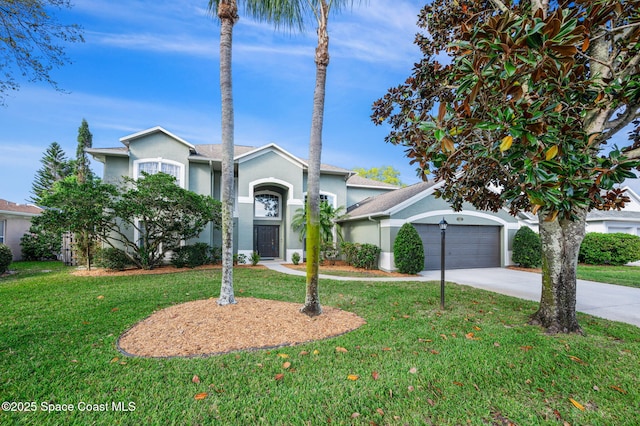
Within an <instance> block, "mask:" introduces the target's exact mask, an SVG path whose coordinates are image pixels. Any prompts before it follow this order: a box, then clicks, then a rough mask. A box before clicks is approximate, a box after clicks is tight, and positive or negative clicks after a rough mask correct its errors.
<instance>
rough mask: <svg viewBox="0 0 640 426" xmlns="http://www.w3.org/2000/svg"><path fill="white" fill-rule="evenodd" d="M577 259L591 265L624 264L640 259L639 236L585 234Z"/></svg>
mask: <svg viewBox="0 0 640 426" xmlns="http://www.w3.org/2000/svg"><path fill="white" fill-rule="evenodd" d="M578 260H579V261H580V262H583V263H588V264H592V265H625V264H627V263H629V262H635V261H637V260H640V237H638V236H636V235H630V234H622V233H614V234H601V233H597V232H590V233H588V234H587V235H585V237H584V240H583V241H582V245H581V246H580V254H579V255H578Z"/></svg>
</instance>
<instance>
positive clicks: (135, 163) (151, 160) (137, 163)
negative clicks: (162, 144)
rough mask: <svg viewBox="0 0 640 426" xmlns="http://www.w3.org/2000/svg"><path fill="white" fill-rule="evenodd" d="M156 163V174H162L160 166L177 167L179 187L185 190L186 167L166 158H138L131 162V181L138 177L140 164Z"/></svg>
mask: <svg viewBox="0 0 640 426" xmlns="http://www.w3.org/2000/svg"><path fill="white" fill-rule="evenodd" d="M154 162H155V163H158V173H160V172H162V164H163V163H165V164H171V165H173V166H178V167H179V168H180V185H179V186H180V187H181V188H186V187H187V182H186V178H185V177H186V171H185V169H186V167H185V166H184V164H182V163H180V162H178V161H174V160H168V159H166V158H162V157H156V158H140V159H138V160H134V161H133V179H135V180H138V178H139V177H140V164H142V163H154Z"/></svg>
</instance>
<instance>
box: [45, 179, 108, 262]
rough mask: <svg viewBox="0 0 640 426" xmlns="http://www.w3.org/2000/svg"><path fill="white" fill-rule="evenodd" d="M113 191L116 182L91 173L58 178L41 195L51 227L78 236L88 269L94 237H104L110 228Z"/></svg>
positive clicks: (94, 246)
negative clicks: (106, 181)
mask: <svg viewBox="0 0 640 426" xmlns="http://www.w3.org/2000/svg"><path fill="white" fill-rule="evenodd" d="M116 194H117V191H116V188H115V186H113V185H108V184H104V183H102V182H101V181H100V180H99V179H94V178H93V177H92V176H91V175H89V176H88V177H87V179H85V181H84V182H79V181H78V179H77V177H76V176H69V177H68V178H66V179H64V180H61V181H59V182H57V183H56V184H55V185H54V187H53V191H52V193H51V194H49V195H46V196H45V197H43V199H42V203H43V205H45V206H47V207H50V210H47V211H46V212H45V213H44V217H46V218H49V217H51V219H50V220H49V221H50V222H51V223H52V224H53V225H52V229H54V228H53V227H54V226H56V227H57V229H58V232H59V234H60V235H61V234H62V233H63V232H67V231H69V232H73V233H75V234H76V235H80V236H81V238H80V242H79V244H77V248H78V249H79V250H80V251H81V253H82V256H81V257H82V259H84V261H85V262H86V265H87V269H91V262H92V260H93V257H94V254H95V253H94V251H95V249H96V244H95V241H96V240H97V239H98V238H101V237H105V236H106V233H107V231H108V230H109V229H111V228H112V226H111V223H112V221H113V217H112V215H111V213H110V209H111V205H112V201H113V199H114V197H116Z"/></svg>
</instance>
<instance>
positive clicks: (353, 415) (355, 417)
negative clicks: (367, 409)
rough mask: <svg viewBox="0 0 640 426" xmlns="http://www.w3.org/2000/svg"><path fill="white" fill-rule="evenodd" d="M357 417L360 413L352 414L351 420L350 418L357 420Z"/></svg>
mask: <svg viewBox="0 0 640 426" xmlns="http://www.w3.org/2000/svg"><path fill="white" fill-rule="evenodd" d="M358 417H360V413H353V414H352V415H351V418H352V419H357V418H358Z"/></svg>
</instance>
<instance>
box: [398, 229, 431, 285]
mask: <svg viewBox="0 0 640 426" xmlns="http://www.w3.org/2000/svg"><path fill="white" fill-rule="evenodd" d="M393 260H394V262H395V265H396V268H398V271H400V272H402V273H403V274H417V273H418V272H420V271H422V270H423V269H424V247H423V245H422V239H421V238H420V235H419V234H418V231H417V230H416V228H415V227H414V226H413V225H412V224H410V223H405V224H404V225H402V227H401V228H400V230H399V231H398V235H397V236H396V240H395V241H394V243H393Z"/></svg>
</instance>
